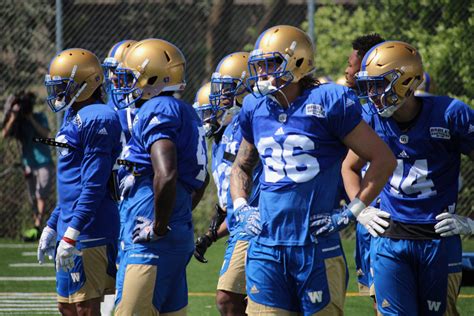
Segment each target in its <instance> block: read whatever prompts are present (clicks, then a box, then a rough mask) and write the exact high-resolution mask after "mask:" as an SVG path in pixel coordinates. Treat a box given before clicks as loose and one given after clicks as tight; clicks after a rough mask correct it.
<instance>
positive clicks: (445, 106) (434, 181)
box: [364, 96, 474, 224]
mask: <svg viewBox="0 0 474 316" xmlns="http://www.w3.org/2000/svg"><path fill="white" fill-rule="evenodd" d="M420 100H421V101H422V104H423V105H422V109H421V113H420V115H419V117H418V118H417V121H416V123H415V125H414V126H413V127H411V128H410V129H409V130H408V131H401V130H400V128H399V127H398V125H397V123H396V122H395V120H393V118H383V117H381V116H379V115H373V114H369V113H366V114H364V119H365V120H366V121H367V122H368V124H369V125H371V126H372V127H373V128H374V130H375V131H376V132H377V134H378V135H379V136H380V137H381V138H382V139H383V140H384V141H385V142H386V143H387V144H388V146H389V147H390V148H391V149H392V151H393V153H394V154H395V157H396V158H397V167H396V169H395V171H394V173H393V175H392V176H391V177H390V179H389V181H388V183H387V184H386V185H385V187H384V189H383V190H382V192H381V195H380V198H381V200H380V207H381V209H383V210H385V211H387V212H389V213H390V214H391V218H392V219H393V220H396V221H400V222H403V223H410V224H434V223H436V222H437V221H436V219H435V217H436V215H438V214H440V213H441V212H444V211H449V212H451V213H452V212H454V211H455V208H456V202H457V198H458V176H459V169H460V158H461V157H460V156H461V153H463V154H468V153H470V152H471V151H472V150H474V111H473V110H472V109H470V108H469V106H467V105H466V104H464V103H462V102H461V101H459V100H456V99H452V98H449V97H444V96H426V97H420Z"/></svg>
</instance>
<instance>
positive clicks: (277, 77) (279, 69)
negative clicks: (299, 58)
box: [247, 42, 296, 97]
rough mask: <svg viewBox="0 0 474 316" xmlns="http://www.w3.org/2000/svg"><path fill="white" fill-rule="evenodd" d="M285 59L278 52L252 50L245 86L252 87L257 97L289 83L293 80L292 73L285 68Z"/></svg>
mask: <svg viewBox="0 0 474 316" xmlns="http://www.w3.org/2000/svg"><path fill="white" fill-rule="evenodd" d="M294 44H295V45H296V43H295V42H294ZM287 60H288V59H287V58H286V56H283V55H282V54H281V53H280V52H270V53H263V52H262V51H261V50H258V49H257V50H254V51H252V53H251V54H250V56H249V61H248V68H249V74H250V76H249V78H248V79H247V86H249V87H253V88H252V94H253V95H255V96H257V97H260V96H264V95H268V94H273V93H275V92H276V91H279V90H281V89H283V88H284V87H286V86H287V85H289V84H290V83H291V82H292V81H293V74H292V73H291V72H290V71H289V70H288V69H287V66H288V61H287ZM273 83H275V85H273Z"/></svg>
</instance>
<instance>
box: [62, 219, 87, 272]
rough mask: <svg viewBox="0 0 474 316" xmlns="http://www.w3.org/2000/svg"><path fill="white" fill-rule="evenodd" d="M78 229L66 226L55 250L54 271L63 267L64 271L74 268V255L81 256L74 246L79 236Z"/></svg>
mask: <svg viewBox="0 0 474 316" xmlns="http://www.w3.org/2000/svg"><path fill="white" fill-rule="evenodd" d="M79 233H80V232H79V231H78V230H76V229H74V228H72V227H68V228H67V229H66V232H65V233H64V237H63V239H61V241H60V242H59V245H58V249H57V251H56V271H59V269H61V268H62V269H63V270H64V272H67V271H68V270H71V269H72V268H74V256H82V252H80V251H79V250H77V248H76V240H77V237H79Z"/></svg>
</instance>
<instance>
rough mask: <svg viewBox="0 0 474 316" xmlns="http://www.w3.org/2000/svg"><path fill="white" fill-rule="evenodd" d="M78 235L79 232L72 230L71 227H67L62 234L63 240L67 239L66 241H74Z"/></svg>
mask: <svg viewBox="0 0 474 316" xmlns="http://www.w3.org/2000/svg"><path fill="white" fill-rule="evenodd" d="M80 233H81V232H80V231H78V230H77V229H74V228H72V227H68V228H67V229H66V232H65V233H64V238H68V239H71V240H74V241H76V240H77V238H78V237H79V234H80Z"/></svg>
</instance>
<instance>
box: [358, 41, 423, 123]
mask: <svg viewBox="0 0 474 316" xmlns="http://www.w3.org/2000/svg"><path fill="white" fill-rule="evenodd" d="M356 78H357V85H358V87H359V89H360V97H361V98H369V99H370V100H371V102H372V103H373V104H374V105H375V107H376V108H377V112H378V113H379V114H380V115H381V116H383V117H390V116H392V115H393V113H394V112H395V111H396V110H397V109H399V108H400V106H402V105H403V103H404V101H405V100H406V98H407V97H409V96H411V95H412V94H413V93H414V92H415V90H416V88H417V87H418V86H419V85H420V83H421V81H422V78H423V63H422V61H421V56H420V54H419V53H418V51H417V50H416V49H415V48H414V47H413V46H411V45H409V44H407V43H404V42H396V41H390V42H383V43H380V44H378V45H376V46H374V47H373V48H372V49H370V50H369V51H368V52H367V54H366V55H365V56H364V59H363V60H362V64H361V71H360V72H359V73H358V74H357V77H356Z"/></svg>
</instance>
